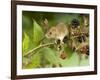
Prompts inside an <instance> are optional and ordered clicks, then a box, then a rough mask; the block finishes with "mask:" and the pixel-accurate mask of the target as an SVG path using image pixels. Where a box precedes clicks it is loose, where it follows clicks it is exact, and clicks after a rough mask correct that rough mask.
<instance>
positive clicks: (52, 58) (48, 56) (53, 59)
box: [39, 47, 58, 65]
mask: <svg viewBox="0 0 100 80" xmlns="http://www.w3.org/2000/svg"><path fill="white" fill-rule="evenodd" d="M39 53H41V54H43V55H44V58H45V60H47V61H48V62H49V63H50V64H55V65H57V64H58V59H57V56H56V55H55V54H57V53H56V52H55V51H53V50H52V49H50V48H48V47H46V48H43V49H41V51H40V52H39Z"/></svg>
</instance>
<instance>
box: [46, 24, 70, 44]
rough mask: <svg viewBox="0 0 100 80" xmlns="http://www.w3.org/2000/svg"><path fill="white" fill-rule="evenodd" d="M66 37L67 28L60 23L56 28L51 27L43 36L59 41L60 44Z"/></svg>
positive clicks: (67, 33)
mask: <svg viewBox="0 0 100 80" xmlns="http://www.w3.org/2000/svg"><path fill="white" fill-rule="evenodd" d="M68 35H69V30H68V26H66V25H65V24H64V23H62V22H61V23H59V24H57V25H56V26H52V27H51V28H50V29H49V31H48V32H47V33H46V35H45V36H46V38H48V39H55V40H60V41H61V42H63V39H64V37H65V36H68Z"/></svg>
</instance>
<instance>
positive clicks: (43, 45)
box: [23, 43, 54, 56]
mask: <svg viewBox="0 0 100 80" xmlns="http://www.w3.org/2000/svg"><path fill="white" fill-rule="evenodd" d="M53 44H54V43H48V44H40V45H39V46H37V47H36V48H33V49H32V50H30V51H28V52H27V53H25V54H24V55H23V56H27V55H29V54H30V53H32V52H34V51H35V50H37V49H39V48H41V47H45V46H49V45H53Z"/></svg>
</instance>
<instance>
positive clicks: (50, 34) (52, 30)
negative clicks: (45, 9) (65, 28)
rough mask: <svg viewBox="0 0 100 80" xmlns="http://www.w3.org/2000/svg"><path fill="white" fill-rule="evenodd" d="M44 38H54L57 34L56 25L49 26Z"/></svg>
mask: <svg viewBox="0 0 100 80" xmlns="http://www.w3.org/2000/svg"><path fill="white" fill-rule="evenodd" d="M45 36H46V38H56V36H57V29H56V27H51V28H50V29H49V31H48V32H47V33H46V35H45Z"/></svg>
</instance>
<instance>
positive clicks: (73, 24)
mask: <svg viewBox="0 0 100 80" xmlns="http://www.w3.org/2000/svg"><path fill="white" fill-rule="evenodd" d="M71 25H72V28H77V27H78V26H79V25H80V23H79V20H78V19H73V20H72V22H71Z"/></svg>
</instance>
